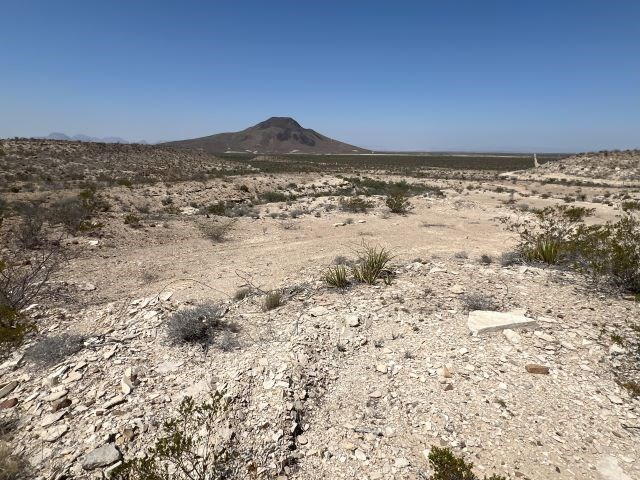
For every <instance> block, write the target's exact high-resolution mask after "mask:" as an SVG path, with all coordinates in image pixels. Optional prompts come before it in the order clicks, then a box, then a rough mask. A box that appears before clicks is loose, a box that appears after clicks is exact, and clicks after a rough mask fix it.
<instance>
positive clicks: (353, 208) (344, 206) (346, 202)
mask: <svg viewBox="0 0 640 480" xmlns="http://www.w3.org/2000/svg"><path fill="white" fill-rule="evenodd" d="M372 207H373V202H370V201H368V200H365V199H364V198H361V197H348V198H340V210H343V211H345V212H352V213H357V212H366V211H367V210H369V209H370V208H372Z"/></svg>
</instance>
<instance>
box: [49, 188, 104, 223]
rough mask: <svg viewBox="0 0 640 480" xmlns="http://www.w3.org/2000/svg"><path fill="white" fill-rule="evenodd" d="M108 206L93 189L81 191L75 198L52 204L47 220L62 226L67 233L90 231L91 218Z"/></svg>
mask: <svg viewBox="0 0 640 480" xmlns="http://www.w3.org/2000/svg"><path fill="white" fill-rule="evenodd" d="M108 208H109V206H108V204H107V203H106V202H105V201H104V200H103V199H102V198H101V197H100V196H98V195H97V193H96V190H95V189H94V188H87V189H85V190H83V191H81V192H80V193H79V194H78V196H77V197H69V198H65V199H62V200H59V201H58V202H56V203H54V204H53V205H52V207H51V211H50V215H49V219H50V222H51V223H53V224H59V225H62V226H63V227H64V228H65V229H66V230H67V231H68V232H69V233H71V234H75V233H77V232H79V231H87V230H92V229H93V228H94V226H93V225H92V224H91V223H90V220H91V218H92V217H93V216H94V215H95V214H96V213H98V212H100V211H107V210H108Z"/></svg>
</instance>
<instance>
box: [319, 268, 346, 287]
mask: <svg viewBox="0 0 640 480" xmlns="http://www.w3.org/2000/svg"><path fill="white" fill-rule="evenodd" d="M324 281H325V282H326V283H327V284H328V285H329V286H330V287H336V288H345V287H346V286H347V285H349V280H348V279H347V269H346V268H345V267H344V266H343V265H336V266H335V267H329V268H328V269H327V271H326V272H325V274H324Z"/></svg>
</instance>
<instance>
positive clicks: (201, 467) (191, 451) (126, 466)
mask: <svg viewBox="0 0 640 480" xmlns="http://www.w3.org/2000/svg"><path fill="white" fill-rule="evenodd" d="M227 408H228V402H227V400H226V399H225V398H224V397H223V396H222V394H221V393H219V392H218V393H216V394H214V395H212V396H211V399H210V400H209V401H208V402H203V403H201V404H196V403H195V402H194V401H193V399H192V398H191V397H186V398H184V399H183V400H182V402H181V403H180V406H179V407H178V411H177V415H176V417H175V418H173V419H170V420H167V421H165V422H164V424H163V431H164V434H163V435H162V436H161V437H160V438H159V439H158V440H157V441H156V443H155V445H154V446H153V447H152V448H150V449H149V451H148V452H147V453H146V454H145V455H144V456H143V457H139V458H133V459H130V460H125V461H124V462H123V463H122V464H121V465H119V466H118V467H116V468H115V470H114V471H113V475H112V477H111V478H113V479H114V480H168V479H169V478H171V479H175V480H222V479H232V478H248V477H249V475H250V474H249V472H246V470H247V468H250V467H247V464H250V465H251V463H250V462H249V461H248V460H249V459H246V458H241V456H240V455H239V453H238V452H237V450H236V445H235V436H234V435H230V436H224V435H222V434H221V428H220V425H221V422H220V419H221V417H222V416H223V415H224V412H225V411H226V410H227ZM170 468H171V470H172V473H171V474H169V469H170Z"/></svg>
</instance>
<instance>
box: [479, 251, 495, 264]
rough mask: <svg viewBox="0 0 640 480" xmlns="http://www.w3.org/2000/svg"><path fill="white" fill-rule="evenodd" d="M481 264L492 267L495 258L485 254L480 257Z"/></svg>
mask: <svg viewBox="0 0 640 480" xmlns="http://www.w3.org/2000/svg"><path fill="white" fill-rule="evenodd" d="M480 263H481V264H482V265H491V264H492V263H493V258H491V255H487V254H486V253H483V254H482V255H480Z"/></svg>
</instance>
